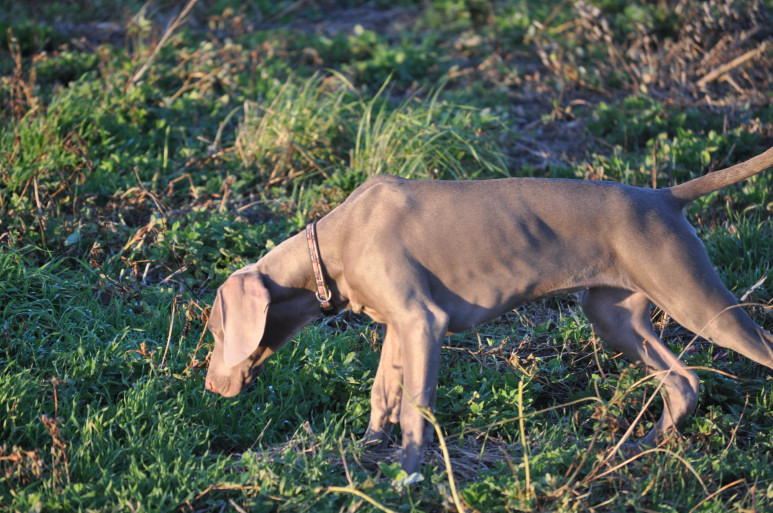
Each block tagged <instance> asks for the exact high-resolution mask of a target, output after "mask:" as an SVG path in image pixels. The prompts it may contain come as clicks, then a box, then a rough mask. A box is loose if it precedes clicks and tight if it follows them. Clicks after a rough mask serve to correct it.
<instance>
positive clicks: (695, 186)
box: [668, 148, 773, 205]
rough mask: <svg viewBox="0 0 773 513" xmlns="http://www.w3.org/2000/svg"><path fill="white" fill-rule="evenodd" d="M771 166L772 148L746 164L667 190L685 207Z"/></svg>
mask: <svg viewBox="0 0 773 513" xmlns="http://www.w3.org/2000/svg"><path fill="white" fill-rule="evenodd" d="M771 166H773V148H770V149H769V150H768V151H766V152H765V153H762V154H760V155H757V156H756V157H753V158H750V159H749V160H747V161H746V162H741V163H740V164H736V165H734V166H731V167H728V168H725V169H721V170H719V171H714V172H713V173H709V174H707V175H703V176H700V177H698V178H696V179H694V180H690V181H689V182H685V183H683V184H679V185H676V186H674V187H671V188H670V189H668V190H669V191H671V194H672V195H673V197H674V198H676V199H677V200H680V201H681V202H682V203H684V204H685V205H686V204H687V203H689V202H691V201H693V200H695V199H698V198H700V197H701V196H705V195H706V194H708V193H710V192H714V191H716V190H719V189H721V188H722V187H727V186H728V185H732V184H734V183H736V182H740V181H741V180H743V179H745V178H749V177H750V176H754V175H756V174H757V173H761V172H762V171H765V170H766V169H767V168H769V167H771Z"/></svg>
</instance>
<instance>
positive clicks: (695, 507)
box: [689, 479, 756, 513]
mask: <svg viewBox="0 0 773 513" xmlns="http://www.w3.org/2000/svg"><path fill="white" fill-rule="evenodd" d="M745 482H746V479H737V480H735V481H733V482H732V483H727V484H726V485H725V486H723V487H722V488H720V489H718V490H717V491H715V492H713V493H712V494H710V495H707V496H706V497H705V498H704V499H703V500H702V501H700V502H699V503H698V504H696V505H695V506H693V508H692V509H691V510H690V512H689V513H692V512H693V511H695V510H696V509H698V508H700V507H701V506H702V505H703V504H704V503H706V502H708V501H710V500H711V499H713V498H714V497H715V496H717V495H719V494H720V493H722V492H724V491H725V490H727V489H728V488H730V487H732V486H735V485H737V484H740V483H745ZM754 511H756V509H755V510H754Z"/></svg>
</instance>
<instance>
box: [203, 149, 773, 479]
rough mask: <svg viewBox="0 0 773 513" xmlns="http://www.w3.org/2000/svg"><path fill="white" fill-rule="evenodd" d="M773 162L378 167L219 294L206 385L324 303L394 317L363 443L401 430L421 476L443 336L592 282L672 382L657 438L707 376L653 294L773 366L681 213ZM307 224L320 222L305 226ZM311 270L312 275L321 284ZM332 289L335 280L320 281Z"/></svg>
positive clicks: (588, 302)
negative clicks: (680, 343) (563, 175)
mask: <svg viewBox="0 0 773 513" xmlns="http://www.w3.org/2000/svg"><path fill="white" fill-rule="evenodd" d="M771 165H773V148H771V149H769V150H768V151H766V152H765V153H763V154H762V155H759V156H757V157H755V158H753V159H751V160H749V161H747V162H744V163H742V164H738V165H736V166H733V167H731V168H728V169H724V170H722V171H717V172H714V173H711V174H708V175H706V176H703V177H700V178H697V179H695V180H692V181H690V182H687V183H685V184H682V185H678V186H676V187H672V188H670V189H662V190H652V189H640V188H635V187H629V186H624V185H620V184H616V183H608V182H589V181H582V180H551V179H535V178H505V179H500V180H482V181H458V182H454V181H451V182H446V181H410V180H404V179H401V178H395V177H378V178H374V179H372V180H369V181H368V182H367V183H365V184H364V185H362V186H361V187H359V188H358V189H357V190H356V191H354V192H353V193H352V194H351V195H350V196H349V198H347V199H346V201H344V202H343V203H342V204H341V205H340V206H339V207H337V208H336V209H334V210H333V211H332V212H330V213H329V214H328V215H327V216H325V217H324V218H323V219H321V220H320V221H319V224H318V226H319V235H318V237H317V236H316V234H315V233H313V230H312V229H310V230H308V232H309V233H308V235H307V236H304V234H302V233H301V234H298V235H295V236H294V237H292V238H290V239H288V240H286V241H285V242H283V243H282V244H280V245H279V246H278V247H277V248H275V249H274V250H273V251H271V252H270V253H269V254H267V255H266V256H265V257H263V258H261V259H260V260H259V261H258V262H257V263H255V264H251V265H248V266H246V267H245V268H243V269H241V270H239V271H237V272H235V273H234V274H232V275H231V276H230V277H229V278H228V280H226V282H225V283H224V284H223V285H222V286H221V287H220V288H219V289H218V291H217V298H216V300H215V304H214V306H213V309H212V315H211V318H210V323H209V326H210V329H211V331H212V333H213V334H214V336H215V348H214V350H213V352H212V355H211V358H210V362H209V369H208V372H207V379H206V387H207V389H208V390H211V391H213V392H217V393H220V394H222V395H224V396H233V395H236V394H238V393H239V391H240V390H241V389H242V388H243V387H244V386H245V385H246V384H248V383H251V382H252V381H253V380H254V378H255V376H257V375H259V374H260V372H261V370H262V368H263V364H264V362H265V361H266V359H267V358H268V357H269V356H271V355H272V354H273V353H274V352H276V351H277V350H279V348H280V347H282V346H283V345H284V344H285V343H286V342H287V341H288V340H290V338H291V337H292V336H293V334H294V333H295V332H297V331H298V330H299V329H300V328H302V327H303V326H305V325H306V324H308V323H309V322H310V321H311V320H312V319H314V318H315V317H317V316H318V315H319V313H320V303H322V304H323V306H325V307H331V304H332V305H334V306H332V308H334V309H337V310H343V309H350V310H353V311H355V312H364V313H366V314H368V315H369V316H370V317H372V318H373V319H374V320H376V321H377V322H380V323H384V324H386V337H385V340H384V345H383V349H382V354H381V362H380V364H379V368H378V371H377V373H376V378H375V383H374V385H373V390H372V394H371V407H372V412H371V419H370V425H369V428H368V432H367V435H366V440H368V441H372V442H379V441H385V440H386V439H387V438H388V436H389V432H390V430H391V427H392V425H393V424H395V423H397V422H399V423H400V426H401V428H402V433H403V452H402V459H401V462H402V465H403V468H404V470H406V471H407V472H409V473H410V472H414V471H416V470H417V469H418V467H419V465H420V462H421V448H422V446H423V444H424V443H425V442H426V441H427V440H428V439H430V438H431V435H432V432H431V426H429V425H428V424H426V423H425V421H424V419H423V418H422V416H421V414H420V412H419V410H417V409H416V408H415V407H414V404H415V405H418V406H420V407H423V408H432V407H433V405H434V403H435V388H436V384H437V377H438V365H439V362H440V348H441V344H442V341H443V337H444V336H445V335H446V334H447V333H449V332H460V331H464V330H467V329H469V328H471V327H473V326H475V325H477V324H480V323H483V322H486V321H488V320H491V319H493V318H495V317H497V316H499V315H500V314H502V313H504V312H506V311H508V310H511V309H512V308H514V307H516V306H518V305H520V304H523V303H526V302H528V301H532V300H534V299H537V298H540V297H544V296H547V295H554V294H561V293H565V292H572V291H583V293H582V308H583V310H584V311H585V313H586V315H587V316H588V318H589V319H590V321H591V323H592V325H593V328H594V329H595V331H596V332H597V333H598V334H599V335H600V337H601V338H602V339H603V340H604V341H605V342H606V343H607V344H609V345H610V346H611V347H614V348H615V349H617V350H619V351H622V352H623V353H625V354H626V355H627V356H628V357H629V358H631V359H633V360H635V361H637V362H642V363H643V364H644V365H645V366H646V368H647V370H648V372H650V373H657V377H658V379H660V380H661V381H663V384H664V391H665V393H664V398H665V409H664V412H663V415H662V417H661V418H660V420H659V421H658V423H657V425H656V426H655V428H654V429H653V430H652V432H651V433H650V434H649V435H647V437H645V438H644V439H643V440H642V442H643V443H645V444H653V443H655V442H656V440H657V439H658V437H660V436H661V435H662V434H663V433H664V432H666V431H668V430H669V429H673V428H675V427H676V426H677V425H678V424H679V423H680V422H681V421H683V420H684V419H685V418H686V417H687V416H688V415H689V414H690V413H691V412H692V411H693V409H694V408H695V405H696V403H697V400H698V378H697V377H696V376H695V374H694V373H693V372H692V371H691V370H689V369H688V368H687V367H685V365H684V364H683V363H682V362H681V361H679V359H678V358H677V357H676V356H674V354H673V353H671V352H670V351H669V350H668V349H667V348H666V347H665V346H664V345H663V343H662V342H661V341H660V340H659V339H658V336H657V335H656V333H655V331H654V330H653V328H652V325H651V323H650V316H649V312H650V305H651V303H655V304H656V305H658V306H659V307H660V308H662V309H663V310H664V311H665V312H667V313H668V314H669V315H670V316H671V317H672V318H673V319H675V320H676V321H677V322H679V323H680V324H682V325H683V326H684V327H686V328H688V329H689V330H691V331H693V332H694V333H696V334H699V335H701V336H702V337H705V338H707V339H708V340H710V341H712V342H714V343H716V344H718V345H720V346H722V347H726V348H729V349H732V350H734V351H737V352H739V353H741V354H743V355H745V356H747V357H749V358H751V359H752V360H754V361H756V362H758V363H760V364H762V365H765V366H767V367H770V368H773V336H771V334H770V333H768V332H766V331H764V330H763V329H762V328H760V327H759V326H757V325H756V324H755V323H754V322H753V321H752V320H751V319H750V318H749V316H748V315H747V314H746V313H745V312H744V311H743V310H742V309H740V308H736V307H735V306H736V305H737V302H736V300H735V298H734V297H733V295H732V294H731V293H730V292H729V291H728V290H727V289H726V288H725V286H724V285H723V284H722V282H721V281H720V279H719V277H718V276H717V273H716V272H715V271H714V269H713V267H712V265H711V262H709V259H708V256H707V255H706V251H705V249H704V248H703V244H702V243H701V241H700V240H699V239H698V237H697V236H696V234H695V231H694V230H693V228H692V226H690V224H689V223H688V222H687V221H686V219H685V217H684V215H683V214H682V209H683V208H684V207H685V205H687V203H689V202H690V201H692V200H694V199H696V198H698V197H700V196H703V195H705V194H708V193H709V192H712V191H714V190H717V189H719V188H721V187H725V186H728V185H730V184H733V183H736V182H738V181H740V180H743V179H744V178H748V177H749V176H752V175H754V174H756V173H759V172H761V171H763V170H765V169H766V168H768V167H770V166H771ZM312 228H313V227H312ZM315 268H316V270H317V276H316V278H315ZM328 283H329V285H330V286H329V288H328V286H327V284H328Z"/></svg>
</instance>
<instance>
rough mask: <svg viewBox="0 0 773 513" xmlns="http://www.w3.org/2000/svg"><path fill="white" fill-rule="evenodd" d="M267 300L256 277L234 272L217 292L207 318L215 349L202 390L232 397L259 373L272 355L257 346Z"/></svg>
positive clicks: (252, 273)
mask: <svg viewBox="0 0 773 513" xmlns="http://www.w3.org/2000/svg"><path fill="white" fill-rule="evenodd" d="M269 302H270V297H269V294H268V290H267V289H266V287H265V286H264V285H263V282H262V281H261V278H260V275H259V274H258V273H257V272H255V271H252V270H250V271H238V272H236V273H234V274H232V275H231V276H230V277H229V278H228V279H227V280H226V281H225V283H223V285H221V286H220V288H218V289H217V296H216V297H215V303H214V305H213V306H212V313H211V314H210V316H209V330H210V331H211V332H212V334H213V335H214V337H215V348H214V349H213V351H212V354H211V355H210V359H209V367H208V368H207V379H206V385H205V386H206V388H207V390H209V391H210V392H215V393H218V394H220V395H222V396H225V397H233V396H235V395H236V394H238V393H239V392H241V390H242V388H244V387H245V386H247V385H249V384H251V383H252V382H253V381H254V380H255V378H256V377H257V376H259V375H260V374H261V372H263V363H264V362H265V361H266V359H267V358H268V357H269V356H271V355H272V354H273V353H274V348H272V347H271V346H270V345H269V344H261V343H260V342H261V339H262V338H263V333H264V332H265V329H266V318H267V315H268V306H269Z"/></svg>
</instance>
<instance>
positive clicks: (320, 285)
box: [306, 221, 336, 315]
mask: <svg viewBox="0 0 773 513" xmlns="http://www.w3.org/2000/svg"><path fill="white" fill-rule="evenodd" d="M306 242H308V243H309V256H311V268H312V269H313V270H314V281H315V282H316V283H317V292H316V295H317V301H319V307H320V308H321V309H322V313H323V314H325V315H333V314H334V313H335V312H336V308H335V306H333V302H332V301H331V299H332V298H333V293H332V292H331V291H330V289H329V288H328V286H327V283H325V275H324V274H322V258H320V256H319V244H318V243H317V222H316V221H314V222H313V223H309V224H307V225H306Z"/></svg>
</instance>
